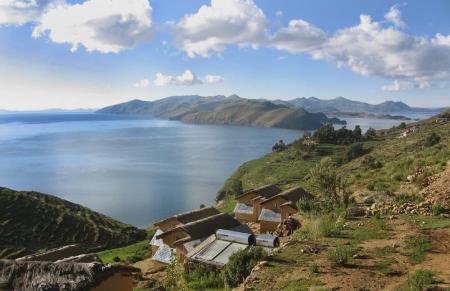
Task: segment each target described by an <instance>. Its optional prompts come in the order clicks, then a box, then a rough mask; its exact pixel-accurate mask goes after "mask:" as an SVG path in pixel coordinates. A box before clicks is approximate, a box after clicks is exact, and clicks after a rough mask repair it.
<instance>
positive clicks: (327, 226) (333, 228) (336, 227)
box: [319, 214, 343, 237]
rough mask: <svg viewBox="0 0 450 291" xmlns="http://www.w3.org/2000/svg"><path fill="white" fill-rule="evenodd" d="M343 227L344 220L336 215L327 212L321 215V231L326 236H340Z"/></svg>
mask: <svg viewBox="0 0 450 291" xmlns="http://www.w3.org/2000/svg"><path fill="white" fill-rule="evenodd" d="M342 228H343V221H342V220H341V219H339V218H337V217H335V216H334V215H329V214H325V215H322V216H321V219H320V224H319V231H320V234H321V235H322V236H324V237H333V236H338V235H339V234H340V233H341V231H342Z"/></svg>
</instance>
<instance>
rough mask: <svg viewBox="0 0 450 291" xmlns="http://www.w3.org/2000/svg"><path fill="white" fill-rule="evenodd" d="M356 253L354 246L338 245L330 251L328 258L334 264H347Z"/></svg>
mask: <svg viewBox="0 0 450 291" xmlns="http://www.w3.org/2000/svg"><path fill="white" fill-rule="evenodd" d="M355 253H356V249H355V248H354V247H353V246H347V245H337V246H336V248H335V249H333V250H330V251H329V252H328V260H329V261H330V262H331V264H332V265H333V266H345V265H347V264H348V262H349V261H350V260H351V258H352V257H353V255H354V254H355Z"/></svg>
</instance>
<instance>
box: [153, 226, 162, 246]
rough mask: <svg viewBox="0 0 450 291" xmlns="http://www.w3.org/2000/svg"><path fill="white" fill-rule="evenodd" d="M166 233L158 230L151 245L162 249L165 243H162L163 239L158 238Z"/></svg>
mask: <svg viewBox="0 0 450 291" xmlns="http://www.w3.org/2000/svg"><path fill="white" fill-rule="evenodd" d="M163 233H164V232H163V231H162V230H160V229H159V228H158V229H157V230H156V232H155V234H154V235H153V237H152V239H151V240H150V245H152V246H157V247H160V246H162V245H163V244H164V243H163V241H162V239H157V237H158V236H159V235H160V234H163Z"/></svg>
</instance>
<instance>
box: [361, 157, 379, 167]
mask: <svg viewBox="0 0 450 291" xmlns="http://www.w3.org/2000/svg"><path fill="white" fill-rule="evenodd" d="M361 165H362V166H363V167H364V168H366V169H369V170H374V169H379V168H381V167H383V165H382V164H381V163H380V162H379V161H377V160H376V159H375V158H374V157H373V156H370V155H367V156H365V157H364V158H363V159H362V161H361Z"/></svg>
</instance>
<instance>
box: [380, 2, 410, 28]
mask: <svg viewBox="0 0 450 291" xmlns="http://www.w3.org/2000/svg"><path fill="white" fill-rule="evenodd" d="M384 18H385V19H386V20H387V21H389V22H390V23H392V24H394V25H395V26H396V27H398V28H404V27H405V26H406V24H405V23H404V22H403V20H402V12H401V11H400V10H399V9H398V7H397V5H394V6H392V7H391V8H390V9H389V11H388V12H387V13H386V14H385V15H384Z"/></svg>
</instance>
